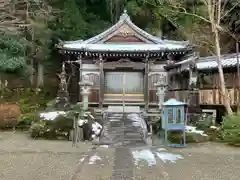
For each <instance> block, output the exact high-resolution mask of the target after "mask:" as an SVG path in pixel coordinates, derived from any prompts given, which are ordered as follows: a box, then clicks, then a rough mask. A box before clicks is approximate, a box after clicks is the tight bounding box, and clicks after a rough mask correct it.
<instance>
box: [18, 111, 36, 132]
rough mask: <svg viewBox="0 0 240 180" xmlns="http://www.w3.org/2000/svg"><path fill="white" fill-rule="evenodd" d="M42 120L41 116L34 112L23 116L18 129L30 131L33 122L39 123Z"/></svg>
mask: <svg viewBox="0 0 240 180" xmlns="http://www.w3.org/2000/svg"><path fill="white" fill-rule="evenodd" d="M39 120H40V117H39V114H38V113H35V112H32V113H26V114H23V115H22V117H21V121H20V122H19V123H18V124H17V126H16V128H17V129H22V130H24V129H29V127H30V126H31V125H32V123H33V122H37V121H39Z"/></svg>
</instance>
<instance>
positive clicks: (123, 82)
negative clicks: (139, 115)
mask: <svg viewBox="0 0 240 180" xmlns="http://www.w3.org/2000/svg"><path fill="white" fill-rule="evenodd" d="M122 85H123V115H122V118H123V119H122V121H123V122H122V129H123V137H122V138H123V139H122V143H123V145H124V136H125V129H124V120H125V119H124V118H125V86H126V83H125V73H123V81H122Z"/></svg>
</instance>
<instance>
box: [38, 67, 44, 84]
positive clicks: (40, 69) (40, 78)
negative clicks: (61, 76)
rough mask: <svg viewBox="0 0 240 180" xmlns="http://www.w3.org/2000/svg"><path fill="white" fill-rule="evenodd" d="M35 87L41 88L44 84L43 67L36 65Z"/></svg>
mask: <svg viewBox="0 0 240 180" xmlns="http://www.w3.org/2000/svg"><path fill="white" fill-rule="evenodd" d="M37 69H38V71H37V87H40V86H43V83H44V72H43V70H44V69H43V65H42V64H41V63H38V65H37Z"/></svg>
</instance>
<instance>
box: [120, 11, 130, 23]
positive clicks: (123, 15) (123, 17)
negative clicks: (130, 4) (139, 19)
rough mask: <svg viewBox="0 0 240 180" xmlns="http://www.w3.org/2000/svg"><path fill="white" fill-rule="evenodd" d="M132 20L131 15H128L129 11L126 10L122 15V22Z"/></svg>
mask: <svg viewBox="0 0 240 180" xmlns="http://www.w3.org/2000/svg"><path fill="white" fill-rule="evenodd" d="M127 19H128V20H130V17H129V15H128V13H127V10H126V9H124V11H123V13H122V15H121V16H120V20H122V21H123V20H127Z"/></svg>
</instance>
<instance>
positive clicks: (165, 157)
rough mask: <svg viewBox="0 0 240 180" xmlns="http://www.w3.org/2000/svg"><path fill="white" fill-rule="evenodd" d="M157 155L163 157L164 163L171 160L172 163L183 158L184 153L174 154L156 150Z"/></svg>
mask: <svg viewBox="0 0 240 180" xmlns="http://www.w3.org/2000/svg"><path fill="white" fill-rule="evenodd" d="M156 155H157V156H158V157H159V159H161V160H162V161H163V162H164V163H166V162H168V161H170V162H171V163H176V161H177V160H179V159H183V156H182V155H179V154H172V153H169V152H156Z"/></svg>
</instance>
